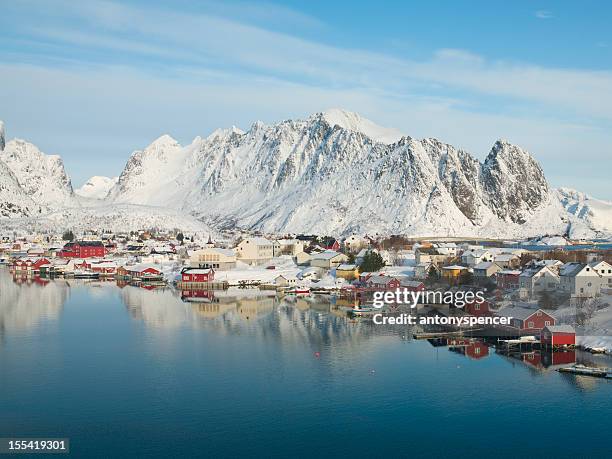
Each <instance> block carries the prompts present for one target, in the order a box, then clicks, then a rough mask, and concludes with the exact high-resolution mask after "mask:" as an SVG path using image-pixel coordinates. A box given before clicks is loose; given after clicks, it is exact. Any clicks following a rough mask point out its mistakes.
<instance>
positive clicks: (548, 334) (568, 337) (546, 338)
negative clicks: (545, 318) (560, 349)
mask: <svg viewBox="0 0 612 459" xmlns="http://www.w3.org/2000/svg"><path fill="white" fill-rule="evenodd" d="M540 342H541V343H542V346H549V347H556V346H575V345H576V330H574V327H572V326H571V325H547V326H546V327H544V329H543V330H542V334H541V335H540Z"/></svg>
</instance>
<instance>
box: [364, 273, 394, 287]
mask: <svg viewBox="0 0 612 459" xmlns="http://www.w3.org/2000/svg"><path fill="white" fill-rule="evenodd" d="M400 284H401V282H400V280H399V279H397V278H395V277H391V276H381V275H374V276H370V277H369V278H368V279H367V280H366V285H367V287H368V288H371V289H375V290H395V289H396V288H399V287H400Z"/></svg>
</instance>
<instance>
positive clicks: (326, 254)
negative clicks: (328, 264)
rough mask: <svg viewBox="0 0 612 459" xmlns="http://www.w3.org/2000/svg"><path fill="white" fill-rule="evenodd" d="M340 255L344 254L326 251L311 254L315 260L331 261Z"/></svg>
mask: <svg viewBox="0 0 612 459" xmlns="http://www.w3.org/2000/svg"><path fill="white" fill-rule="evenodd" d="M338 255H344V254H342V253H339V252H336V251H334V250H326V251H325V252H321V253H314V254H311V256H312V258H313V259H315V260H331V259H332V258H335V257H337V256H338Z"/></svg>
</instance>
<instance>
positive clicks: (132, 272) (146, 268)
mask: <svg viewBox="0 0 612 459" xmlns="http://www.w3.org/2000/svg"><path fill="white" fill-rule="evenodd" d="M126 269H127V271H128V275H129V276H130V277H131V278H132V279H133V280H141V281H147V280H149V281H154V280H162V279H163V275H162V272H161V271H160V270H159V269H157V268H156V267H154V266H151V265H146V264H142V265H136V266H127V267H126Z"/></svg>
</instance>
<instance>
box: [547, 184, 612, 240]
mask: <svg viewBox="0 0 612 459" xmlns="http://www.w3.org/2000/svg"><path fill="white" fill-rule="evenodd" d="M557 194H558V197H559V200H560V202H561V204H562V205H563V207H564V209H565V210H566V211H567V213H568V214H569V218H570V221H571V222H572V224H571V227H570V236H571V237H572V238H576V239H578V238H590V237H593V233H595V236H598V235H603V236H605V235H606V234H611V233H612V202H609V201H601V200H599V199H595V198H592V197H591V196H589V195H587V194H585V193H581V192H579V191H576V190H572V189H570V188H559V189H558V190H557Z"/></svg>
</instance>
